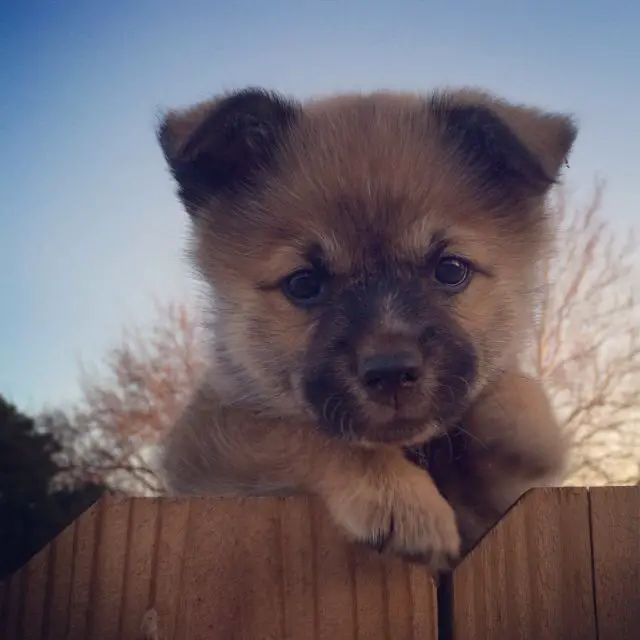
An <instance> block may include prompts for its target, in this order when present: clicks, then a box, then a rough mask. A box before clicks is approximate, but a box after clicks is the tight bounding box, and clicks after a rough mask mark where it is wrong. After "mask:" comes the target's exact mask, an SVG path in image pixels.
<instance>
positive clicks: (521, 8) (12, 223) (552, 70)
mask: <svg viewBox="0 0 640 640" xmlns="http://www.w3.org/2000/svg"><path fill="white" fill-rule="evenodd" d="M0 6H1V7H2V14H1V16H2V17H0V78H1V81H0V140H1V143H0V292H1V293H2V298H1V299H2V301H3V305H2V308H1V309H0V393H2V394H4V395H5V396H6V397H8V398H9V399H11V400H12V401H13V402H15V403H16V404H18V406H19V407H20V408H22V409H23V410H25V411H30V412H35V411H38V410H40V409H41V408H43V407H57V406H65V405H66V404H68V403H69V402H73V401H74V399H75V398H76V397H77V395H78V362H79V360H82V362H84V363H87V364H89V365H92V364H94V363H99V362H100V359H101V357H102V356H103V354H104V352H105V349H107V348H108V346H109V345H110V344H113V342H114V341H115V340H117V338H118V336H119V332H120V331H121V328H122V327H123V326H125V325H130V324H132V323H134V324H143V325H144V324H145V323H147V322H150V321H152V319H153V317H154V309H155V307H154V300H156V299H161V300H170V299H176V298H184V297H187V298H191V296H192V295H193V292H194V291H195V288H196V286H197V283H196V282H195V281H194V279H193V277H192V274H191V270H190V268H189V266H188V264H187V263H186V260H185V257H184V253H183V251H184V242H185V238H186V232H187V222H188V221H187V216H186V214H184V213H183V212H182V210H181V208H180V206H179V203H178V201H177V199H176V197H175V190H174V185H173V183H172V182H171V180H170V177H169V175H168V172H167V170H166V168H165V166H164V163H163V159H162V156H161V154H160V151H159V147H158V146H157V143H156V141H155V137H154V128H155V126H156V122H157V117H158V114H159V112H160V110H162V109H163V108H167V107H174V106H182V105H188V104H190V103H192V102H195V101H197V100H200V99H204V98H207V97H210V96H212V95H214V94H216V93H219V92H221V91H226V90H229V89H234V88H240V87H243V86H246V85H261V86H265V87H269V88H273V89H278V90H281V91H284V92H285V93H290V94H295V95H297V96H298V97H301V98H304V97H308V96H311V95H316V94H327V93H331V92H335V91H348V90H372V89H380V88H386V89H404V90H412V91H428V90H429V89H432V88H434V87H437V86H442V85H449V86H451V85H474V86H480V87H483V88H486V89H489V90H491V91H494V92H497V93H501V94H502V95H504V96H505V97H507V98H510V99H513V100H516V101H518V102H531V103H533V104H536V105H538V106H541V107H545V108H550V109H554V110H560V111H567V112H571V113H574V114H575V115H576V116H577V118H578V121H579V123H580V128H581V130H580V135H579V138H578V141H577V143H576V146H575V150H574V153H573V155H572V157H571V161H570V168H569V169H568V170H567V174H566V180H567V183H568V184H569V186H570V187H571V189H572V190H573V191H575V192H576V194H577V195H576V197H581V195H583V194H586V195H588V193H589V189H590V187H591V185H592V183H593V180H594V178H595V177H596V176H600V177H602V178H604V179H606V181H607V190H606V194H605V201H604V214H605V215H606V216H607V218H608V219H609V220H610V221H611V223H612V224H613V225H614V226H615V227H616V228H617V229H619V230H620V233H626V230H627V228H628V227H629V226H630V225H632V224H634V221H636V220H638V212H639V211H640V189H639V188H638V184H637V183H638V181H639V180H640V171H639V166H640V165H639V162H638V159H637V157H638V156H637V154H638V148H639V146H640V126H639V124H638V111H637V109H638V106H637V105H638V104H639V103H640V38H638V34H639V33H640V4H638V3H636V2H633V1H632V0H626V1H623V0H611V1H609V2H606V3H605V2H596V1H595V0H582V1H580V2H578V1H577V0H575V1H573V2H569V1H567V2H558V1H557V0H554V1H552V2H551V1H548V0H521V1H519V2H516V1H515V0H511V1H506V0H505V1H502V2H498V1H497V0H478V1H475V2H471V1H470V0H460V1H458V2H435V1H434V2H430V1H427V0H422V1H419V0H387V1H385V2H379V1H376V0H313V1H311V0H287V1H284V0H269V2H259V1H258V0H253V1H248V0H234V2H229V1H228V0H227V1H224V2H221V1H219V0H208V1H205V0H202V1H197V2H196V1H195V0H180V2H178V0H136V1H135V2H131V1H130V0H128V1H125V0H112V1H111V2H103V1H100V0H64V1H63V0H58V1H54V0H38V1H34V0H20V1H18V0H0Z"/></svg>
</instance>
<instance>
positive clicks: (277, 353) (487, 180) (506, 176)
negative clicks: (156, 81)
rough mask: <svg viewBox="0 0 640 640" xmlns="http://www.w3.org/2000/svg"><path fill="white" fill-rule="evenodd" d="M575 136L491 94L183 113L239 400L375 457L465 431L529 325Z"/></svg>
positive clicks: (225, 385)
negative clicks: (378, 448) (553, 194)
mask: <svg viewBox="0 0 640 640" xmlns="http://www.w3.org/2000/svg"><path fill="white" fill-rule="evenodd" d="M575 135H576V130H575V128H574V126H573V124H572V122H571V121H570V120H569V119H568V118H565V117H563V116H559V115H553V114H546V113H542V112H539V111H536V110H533V109H527V108H523V107H518V106H513V105H509V104H507V103H505V102H502V101H499V100H497V99H495V98H492V97H491V96H489V95H487V94H483V93H479V92H474V91H458V92H445V93H438V94H433V95H429V96H414V95H404V94H392V93H375V94H370V95H346V96H339V97H334V98H328V99H324V100H319V101H313V102H309V103H306V104H300V103H297V102H295V101H292V100H288V99H285V98H283V97H281V96H278V95H276V94H272V93H268V92H265V91H260V90H246V91H243V92H238V93H236V94H231V95H228V96H224V97H222V98H219V99H217V100H214V101H211V102H209V103H203V104H200V105H197V106H196V107H193V108H191V109H189V110H186V111H183V112H172V113H169V114H168V115H167V116H166V118H165V120H164V121H163V124H162V126H161V128H160V132H159V137H160V141H161V144H162V147H163V150H164V153H165V156H166V158H167V161H168V163H169V166H170V167H171V170H172V172H173V174H174V176H175V178H176V180H177V182H178V185H179V193H180V197H181V199H182V201H183V203H184V205H185V207H186V209H187V211H188V212H189V213H190V214H191V216H192V220H193V225H194V243H193V258H194V261H195V264H196V265H197V267H198V269H199V271H200V272H201V274H202V275H203V276H204V278H205V280H206V281H207V282H208V283H209V284H210V285H211V286H212V288H213V290H214V292H215V300H216V303H215V304H216V321H215V326H214V340H215V346H216V353H217V355H216V359H217V363H216V368H217V374H216V375H217V382H218V384H219V386H220V388H221V389H222V390H223V391H224V394H225V395H226V397H227V399H228V400H229V401H238V402H245V403H247V404H250V405H253V406H255V407H256V408H258V409H261V410H263V411H267V412H271V413H280V414H293V415H301V416H302V415H312V416H313V418H314V420H315V421H316V422H317V423H318V424H319V425H320V427H321V428H322V429H325V430H326V431H327V432H329V433H331V434H334V435H336V436H340V437H343V438H348V439H357V440H360V441H370V442H373V441H378V442H380V441H384V442H395V443H402V444H412V443H415V442H418V441H421V440H424V439H427V438H428V437H429V436H431V435H434V434H435V433H436V432H437V431H438V430H439V429H442V428H446V427H447V426H449V425H452V424H454V423H455V421H456V420H457V418H459V416H460V414H461V413H462V412H463V411H464V409H465V408H466V407H467V406H468V404H469V402H470V401H471V400H472V399H473V398H474V396H475V395H476V394H477V393H478V392H479V391H481V389H482V388H483V386H484V385H485V384H486V383H487V381H488V380H490V379H491V376H492V375H493V374H494V373H495V372H497V371H498V370H499V368H500V367H501V366H503V365H504V364H506V363H507V361H508V360H509V359H510V358H511V357H513V355H514V349H516V348H517V345H518V342H519V340H520V339H521V338H522V337H523V331H524V330H525V329H526V325H527V322H528V321H530V318H531V302H532V295H533V290H534V283H535V270H536V266H537V263H538V260H539V258H540V257H541V255H542V252H543V251H544V249H545V247H546V246H547V242H548V239H549V238H548V235H549V228H548V225H547V217H546V215H545V209H544V201H545V196H546V194H547V192H548V190H549V188H550V187H551V185H552V184H553V183H554V181H555V179H556V177H557V175H558V173H559V170H560V167H561V165H562V163H563V161H564V160H565V159H566V157H567V155H568V153H569V151H570V148H571V146H572V143H573V141H574V138H575Z"/></svg>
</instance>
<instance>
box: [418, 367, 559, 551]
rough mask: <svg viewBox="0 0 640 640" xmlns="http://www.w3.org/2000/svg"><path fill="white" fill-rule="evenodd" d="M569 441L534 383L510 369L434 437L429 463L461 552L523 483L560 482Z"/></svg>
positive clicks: (519, 492)
mask: <svg viewBox="0 0 640 640" xmlns="http://www.w3.org/2000/svg"><path fill="white" fill-rule="evenodd" d="M567 452H568V443H567V440H566V438H565V437H564V435H563V434H562V432H561V431H560V429H559V427H558V425H557V422H556V420H555V417H554V415H553V411H552V408H551V405H550V402H549V399H548V398H547V396H546V394H545V392H544V389H543V387H542V385H541V383H540V382H538V381H536V380H534V379H532V378H529V377H527V376H525V375H524V374H522V373H520V372H518V371H509V372H506V373H505V374H503V376H502V377H501V378H500V379H499V380H497V381H496V382H495V383H494V384H492V385H491V387H490V388H489V389H487V391H486V392H485V393H484V394H483V395H482V396H481V397H480V398H478V400H477V401H476V402H475V404H474V405H473V407H472V408H471V409H470V410H469V412H468V413H467V415H466V416H465V417H464V419H463V421H462V425H461V430H460V432H459V433H457V434H455V435H453V436H452V451H451V450H450V449H449V443H442V442H441V443H439V445H438V446H437V447H436V451H435V452H434V456H433V459H432V460H433V464H432V466H430V469H431V470H432V473H433V474H434V477H435V478H436V482H437V484H438V486H439V487H440V489H441V490H442V492H443V494H444V496H445V497H446V498H447V500H448V501H449V502H450V504H451V505H452V506H453V508H454V510H455V512H456V516H457V519H458V525H459V527H460V531H461V534H462V538H463V550H464V551H468V550H469V548H470V547H472V546H473V545H474V544H475V543H476V542H477V541H478V539H479V538H480V537H481V536H482V535H484V533H486V532H487V531H488V529H490V528H491V527H492V526H493V525H494V524H495V523H496V522H497V521H498V520H499V519H500V518H501V517H502V516H503V515H504V513H505V512H506V511H507V510H508V509H509V508H510V507H511V506H512V505H513V504H514V503H515V502H516V501H517V500H518V498H520V496H521V495H522V494H523V493H525V492H526V491H528V490H529V489H531V488H533V487H536V486H548V485H552V484H554V483H558V482H560V481H561V479H562V476H563V473H564V471H565V466H566V459H567Z"/></svg>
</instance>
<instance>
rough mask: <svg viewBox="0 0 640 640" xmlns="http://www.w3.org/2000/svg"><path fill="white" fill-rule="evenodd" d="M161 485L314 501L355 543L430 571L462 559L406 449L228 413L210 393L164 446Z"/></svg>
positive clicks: (448, 523) (448, 517) (452, 530)
mask: <svg viewBox="0 0 640 640" xmlns="http://www.w3.org/2000/svg"><path fill="white" fill-rule="evenodd" d="M162 475H163V476H164V480H165V482H166V485H167V487H168V489H169V491H170V492H171V493H173V494H177V495H195V494H200V495H202V494H215V495H222V496H233V495H265V494H269V493H271V494H273V493H281V492H285V493H291V492H295V491H303V492H306V493H311V494H316V495H318V496H319V497H320V498H321V499H322V501H323V502H324V503H325V505H326V506H327V508H328V511H329V513H330V515H331V516H332V518H333V519H334V520H335V522H336V523H337V524H338V525H339V526H340V527H341V528H342V529H343V530H344V531H345V533H346V534H347V536H348V537H349V538H350V539H352V540H354V541H361V542H366V543H369V544H373V545H374V546H376V547H385V548H389V549H390V550H393V551H395V552H397V553H400V554H406V555H410V556H413V557H418V558H420V559H422V560H424V561H425V562H426V563H427V564H428V565H429V567H430V568H431V570H433V571H440V570H443V569H446V568H448V567H449V566H450V564H451V563H452V562H453V561H454V560H455V559H456V558H457V556H458V553H459V547H460V538H459V535H458V530H457V525H456V521H455V515H454V513H453V510H452V509H451V507H450V506H449V504H448V503H447V502H446V501H445V499H444V498H443V497H442V496H441V495H440V493H439V491H438V489H437V488H436V486H435V484H434V483H433V481H432V479H431V477H430V476H429V475H428V474H427V473H424V471H422V470H421V469H419V468H417V467H416V466H415V465H412V464H411V463H410V462H408V461H407V460H406V459H405V458H404V457H403V455H402V452H401V451H400V450H399V449H397V448H394V447H388V446H380V447H366V448H365V447H360V446H355V445H350V444H348V443H346V442H344V441H342V440H339V439H337V438H330V437H328V436H325V435H324V434H323V433H322V432H320V431H319V430H318V428H317V427H316V426H315V425H313V424H310V423H309V424H302V422H300V423H295V422H294V421H293V420H290V419H287V420H282V419H271V418H264V417H258V416H256V415H253V414H251V413H250V412H248V411H245V410H242V409H239V408H238V409H236V408H229V407H221V406H220V404H219V403H218V401H217V398H216V395H215V392H214V391H213V390H212V389H210V388H207V387H206V386H205V387H202V388H201V389H200V390H199V391H198V392H197V393H196V394H195V396H194V398H193V400H192V402H191V404H190V406H189V407H188V408H187V410H186V412H185V414H184V416H183V418H182V420H180V421H179V423H178V424H177V425H176V427H174V429H173V430H172V431H171V433H170V434H169V436H168V438H167V440H166V443H165V452H164V457H163V460H162Z"/></svg>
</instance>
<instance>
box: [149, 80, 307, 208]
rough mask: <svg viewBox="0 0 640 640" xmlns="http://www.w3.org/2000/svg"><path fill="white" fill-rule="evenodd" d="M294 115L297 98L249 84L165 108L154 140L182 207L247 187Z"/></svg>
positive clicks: (267, 161) (262, 168) (291, 122)
mask: <svg viewBox="0 0 640 640" xmlns="http://www.w3.org/2000/svg"><path fill="white" fill-rule="evenodd" d="M299 115H300V105H299V104H298V103H297V102H294V101H292V100H289V99H287V98H285V97H284V96H281V95H279V94H277V93H274V92H269V91H266V90H264V89H254V88H248V89H244V90H242V91H238V92H235V93H231V94H228V95H226V96H222V97H220V98H216V99H213V100H210V101H207V102H202V103H200V104H197V105H195V106H193V107H191V108H188V109H185V110H181V111H170V112H168V113H166V114H165V115H164V117H163V119H162V121H161V123H160V126H159V128H158V141H159V143H160V146H161V147H162V151H163V153H164V156H165V158H166V161H167V163H168V165H169V168H170V169H171V172H172V174H173V176H174V177H175V179H176V181H177V183H178V186H179V195H180V198H181V199H182V201H183V202H184V204H185V206H186V207H187V209H188V210H192V209H193V208H195V207H197V206H198V205H199V204H202V202H203V201H204V200H206V199H207V197H210V196H212V195H219V194H222V193H224V194H226V195H229V194H232V193H234V192H237V191H238V190H240V189H243V188H250V187H251V186H252V185H253V184H254V183H255V180H256V178H257V177H258V175H259V173H260V172H261V171H262V170H264V169H265V168H266V167H267V166H268V165H269V163H270V162H271V161H272V160H273V158H274V156H275V153H276V151H277V149H278V147H279V145H280V144H281V143H282V141H283V140H284V139H285V136H286V134H287V132H288V130H289V129H290V128H291V126H292V125H293V124H294V123H295V121H296V120H297V118H298V117H299Z"/></svg>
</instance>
